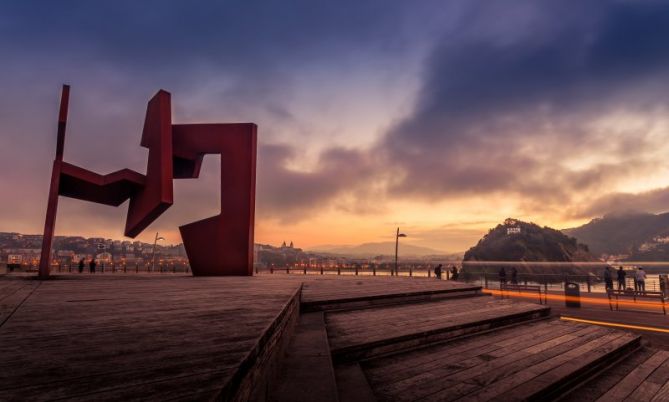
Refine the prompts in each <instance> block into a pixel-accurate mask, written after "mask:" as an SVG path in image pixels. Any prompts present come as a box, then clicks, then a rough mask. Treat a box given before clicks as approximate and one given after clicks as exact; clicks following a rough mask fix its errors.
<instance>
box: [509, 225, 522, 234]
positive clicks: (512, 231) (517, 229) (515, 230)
mask: <svg viewBox="0 0 669 402" xmlns="http://www.w3.org/2000/svg"><path fill="white" fill-rule="evenodd" d="M519 233H520V227H518V226H514V227H511V228H506V234H507V235H513V234H519Z"/></svg>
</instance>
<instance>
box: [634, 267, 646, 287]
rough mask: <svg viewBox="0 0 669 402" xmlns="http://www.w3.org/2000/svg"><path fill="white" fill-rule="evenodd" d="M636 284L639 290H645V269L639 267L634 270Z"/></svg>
mask: <svg viewBox="0 0 669 402" xmlns="http://www.w3.org/2000/svg"><path fill="white" fill-rule="evenodd" d="M636 286H637V290H638V291H639V292H645V291H646V271H644V270H643V268H641V267H639V269H638V270H637V271H636Z"/></svg>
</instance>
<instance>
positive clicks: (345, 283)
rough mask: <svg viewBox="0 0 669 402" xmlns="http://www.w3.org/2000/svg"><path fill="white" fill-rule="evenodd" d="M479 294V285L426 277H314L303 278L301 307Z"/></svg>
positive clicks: (346, 307) (355, 306) (358, 305)
mask: <svg viewBox="0 0 669 402" xmlns="http://www.w3.org/2000/svg"><path fill="white" fill-rule="evenodd" d="M479 295H481V287H480V286H474V285H470V284H466V283H462V282H454V281H443V280H437V279H427V278H397V277H343V276H341V277H340V276H337V277H334V278H328V277H327V276H326V277H316V278H309V279H307V280H305V281H304V285H303V288H302V300H301V307H300V308H301V311H302V312H311V311H335V310H352V309H364V308H375V307H378V306H383V305H392V304H406V303H413V302H426V301H433V300H441V299H445V298H458V297H468V296H479Z"/></svg>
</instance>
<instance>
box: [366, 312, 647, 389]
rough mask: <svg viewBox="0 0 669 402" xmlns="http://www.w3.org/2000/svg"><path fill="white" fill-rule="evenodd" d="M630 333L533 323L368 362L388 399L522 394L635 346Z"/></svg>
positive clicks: (565, 379) (369, 374)
mask: <svg viewBox="0 0 669 402" xmlns="http://www.w3.org/2000/svg"><path fill="white" fill-rule="evenodd" d="M638 343H639V337H638V336H636V335H632V334H630V333H627V332H623V331H619V330H613V329H608V328H602V327H595V326H589V325H584V324H574V323H567V322H561V321H557V320H553V321H542V322H535V323H530V324H526V325H519V326H517V327H513V328H508V329H503V330H499V331H495V332H492V333H488V334H482V335H479V336H475V337H472V338H468V339H463V340H458V341H455V342H450V343H448V344H444V345H438V346H433V347H429V348H424V349H421V350H416V351H410V352H407V353H403V354H399V355H394V356H391V357H385V358H378V359H374V360H371V361H368V362H365V363H364V364H363V369H364V370H365V372H366V374H367V378H368V379H369V380H370V384H371V386H372V388H373V389H374V392H375V394H376V395H377V397H378V398H379V399H380V400H383V401H391V400H392V401H415V400H421V401H451V400H477V401H485V400H524V399H528V398H533V397H536V396H537V395H541V394H542V393H543V392H546V391H548V390H551V389H554V388H555V387H556V386H557V385H559V384H560V383H561V382H565V383H567V382H568V381H569V380H570V379H573V378H571V377H572V375H573V374H577V373H582V372H583V370H585V369H587V368H588V367H595V366H594V365H595V364H599V363H601V361H602V359H603V358H606V357H607V356H611V357H613V356H614V355H616V356H617V353H618V352H620V351H623V350H628V348H633V347H636V346H637V345H638Z"/></svg>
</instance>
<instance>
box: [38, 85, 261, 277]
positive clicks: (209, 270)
mask: <svg viewBox="0 0 669 402" xmlns="http://www.w3.org/2000/svg"><path fill="white" fill-rule="evenodd" d="M69 93H70V88H69V86H68V85H64V86H63V92H62V96H61V101H60V114H59V118H58V143H57V147H56V159H55V160H54V162H53V170H52V172H51V187H50V189H49V201H48V204H47V214H46V221H45V224H44V238H43V240H42V255H41V259H40V268H39V276H40V277H41V278H46V277H48V276H49V268H50V260H51V258H50V255H51V243H52V240H53V231H54V226H55V223H56V211H57V209H58V196H59V195H62V196H66V197H71V198H76V199H80V200H85V201H92V202H96V203H100V204H105V205H113V206H118V205H120V204H122V203H123V202H125V200H127V199H130V203H129V206H128V215H127V219H126V224H125V235H126V236H129V237H135V236H137V235H138V234H140V233H141V232H142V231H143V230H144V229H145V228H146V227H147V226H149V225H150V224H151V223H152V222H153V221H154V220H156V219H157V218H158V217H159V216H160V214H162V213H163V212H165V210H166V209H167V208H169V207H170V206H171V205H172V203H173V189H172V180H173V179H189V178H197V177H198V176H199V174H200V167H201V166H202V159H203V158H204V155H205V154H220V155H221V213H220V214H219V215H217V216H214V217H211V218H207V219H203V220H201V221H197V222H193V223H189V224H187V225H184V226H181V227H180V228H179V230H180V232H181V237H182V239H183V242H184V246H185V248H186V253H187V255H188V260H189V261H190V265H191V270H192V271H193V275H252V274H253V226H254V221H253V219H254V211H255V178H256V138H257V135H256V125H255V124H253V123H239V124H172V117H171V103H170V94H169V93H168V92H166V91H163V90H160V91H158V93H157V94H156V95H155V96H154V97H153V98H152V99H151V100H150V101H149V104H148V106H147V110H146V119H145V121H144V130H143V132H142V140H141V145H142V146H143V147H146V148H148V149H149V159H148V162H147V168H146V175H143V174H141V173H137V172H135V171H132V170H130V169H123V170H119V171H117V172H114V173H110V174H107V175H104V176H102V175H99V174H97V173H94V172H91V171H89V170H86V169H83V168H80V167H78V166H74V165H71V164H69V163H66V162H63V149H64V144H65V128H66V124H67V108H68V101H69Z"/></svg>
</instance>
